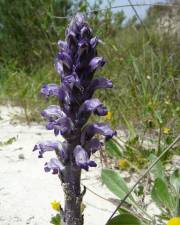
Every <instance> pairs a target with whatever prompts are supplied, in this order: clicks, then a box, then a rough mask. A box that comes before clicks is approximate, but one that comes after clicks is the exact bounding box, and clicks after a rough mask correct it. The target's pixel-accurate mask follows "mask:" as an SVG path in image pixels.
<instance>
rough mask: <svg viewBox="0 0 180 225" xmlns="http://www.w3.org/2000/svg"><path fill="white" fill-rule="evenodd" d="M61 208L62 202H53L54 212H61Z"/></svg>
mask: <svg viewBox="0 0 180 225" xmlns="http://www.w3.org/2000/svg"><path fill="white" fill-rule="evenodd" d="M60 206H61V204H60V202H57V201H56V200H54V201H53V202H51V207H52V208H53V209H54V210H56V211H59V209H60Z"/></svg>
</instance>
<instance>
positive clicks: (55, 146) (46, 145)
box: [33, 140, 67, 160]
mask: <svg viewBox="0 0 180 225" xmlns="http://www.w3.org/2000/svg"><path fill="white" fill-rule="evenodd" d="M36 150H38V151H39V156H38V157H39V158H42V157H43V154H44V153H45V152H47V151H57V153H58V155H59V156H60V157H61V159H62V160H67V153H66V149H65V143H61V142H60V141H57V140H54V141H52V140H46V141H41V142H39V143H37V144H36V145H35V146H34V149H33V151H36Z"/></svg>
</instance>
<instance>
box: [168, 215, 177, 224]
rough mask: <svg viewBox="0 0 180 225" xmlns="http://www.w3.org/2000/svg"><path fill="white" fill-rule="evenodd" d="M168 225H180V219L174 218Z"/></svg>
mask: <svg viewBox="0 0 180 225" xmlns="http://www.w3.org/2000/svg"><path fill="white" fill-rule="evenodd" d="M167 225H180V218H177V217H174V218H171V219H170V220H169V221H168V223H167Z"/></svg>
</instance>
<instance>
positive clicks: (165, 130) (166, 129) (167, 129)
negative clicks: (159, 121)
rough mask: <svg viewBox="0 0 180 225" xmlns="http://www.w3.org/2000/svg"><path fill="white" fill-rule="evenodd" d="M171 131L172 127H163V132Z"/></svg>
mask: <svg viewBox="0 0 180 225" xmlns="http://www.w3.org/2000/svg"><path fill="white" fill-rule="evenodd" d="M170 131H171V129H170V128H168V127H164V128H163V134H169V133H170Z"/></svg>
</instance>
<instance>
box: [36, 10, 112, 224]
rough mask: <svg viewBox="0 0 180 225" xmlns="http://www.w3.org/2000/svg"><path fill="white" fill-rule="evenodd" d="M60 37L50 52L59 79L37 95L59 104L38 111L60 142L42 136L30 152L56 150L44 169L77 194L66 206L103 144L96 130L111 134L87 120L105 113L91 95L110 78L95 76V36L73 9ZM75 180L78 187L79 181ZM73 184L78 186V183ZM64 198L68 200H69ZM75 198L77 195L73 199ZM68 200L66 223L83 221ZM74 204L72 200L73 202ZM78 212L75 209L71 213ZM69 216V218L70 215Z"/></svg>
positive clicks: (98, 63)
mask: <svg viewBox="0 0 180 225" xmlns="http://www.w3.org/2000/svg"><path fill="white" fill-rule="evenodd" d="M65 36H66V37H65V40H64V41H61V40H60V41H58V47H59V52H58V54H57V55H56V57H55V60H54V64H55V69H56V71H57V73H58V76H59V78H60V83H59V84H54V83H51V84H45V85H43V86H42V88H41V94H42V95H43V96H45V98H47V99H48V98H49V97H51V96H54V97H55V98H57V101H58V103H59V104H58V105H50V106H48V107H47V108H46V109H44V110H43V111H42V113H41V115H42V116H43V117H44V118H45V120H46V121H47V123H46V128H47V129H48V130H53V131H54V134H55V135H56V136H58V135H62V136H63V138H64V139H65V141H64V142H62V143H61V142H60V141H55V142H54V141H44V142H39V143H38V144H36V145H35V147H34V151H35V150H37V151H38V152H39V157H40V158H42V157H43V154H44V153H45V152H46V151H53V150H54V151H55V153H56V155H57V159H56V158H53V159H51V160H50V161H49V162H47V163H46V164H45V167H44V169H45V171H46V172H49V171H51V170H52V173H53V174H58V175H59V178H60V179H61V181H62V183H63V184H66V185H64V187H65V188H67V187H69V188H70V189H71V191H69V192H68V191H67V190H65V193H73V192H72V190H73V191H75V192H76V193H75V194H74V195H73V196H71V198H67V199H70V200H71V208H73V207H72V205H73V204H75V202H77V201H75V202H72V201H73V199H74V196H76V198H77V197H78V196H80V193H79V192H80V185H79V184H80V181H78V180H77V179H79V180H80V175H77V174H78V173H79V174H80V173H81V169H85V170H88V169H89V167H95V166H96V163H95V162H94V161H92V160H90V157H91V155H92V154H93V153H95V152H96V151H98V150H99V149H101V146H102V143H101V142H100V141H99V140H98V139H97V138H96V137H94V136H95V135H96V134H100V135H103V136H105V138H106V139H108V138H112V137H113V136H114V135H116V132H115V131H113V130H112V129H111V128H110V127H109V125H108V124H104V123H94V124H87V125H85V124H86V123H87V121H88V119H89V117H90V116H91V114H94V115H97V116H106V115H107V114H108V110H107V108H106V107H105V106H104V105H103V103H102V102H101V101H100V100H99V99H97V98H94V97H93V95H94V93H95V91H96V90H97V89H105V88H112V86H113V85H112V82H111V81H110V80H108V79H106V78H103V77H98V78H94V74H95V72H96V71H97V70H99V69H101V68H102V67H103V66H104V64H105V60H104V59H103V57H100V56H98V55H97V50H96V47H97V45H98V44H99V43H101V41H100V39H99V38H98V37H93V35H92V31H91V29H90V27H89V25H88V24H87V23H86V22H85V19H84V17H83V16H82V15H81V14H77V15H76V16H75V17H74V18H73V19H72V21H71V22H70V24H69V26H68V28H67V29H66V32H65ZM78 185H79V186H78ZM77 186H78V187H77ZM70 200H69V201H70ZM75 200H76V199H75ZM69 205H70V204H69V203H68V200H67V205H66V204H65V216H64V217H65V218H66V219H64V220H66V221H69V222H67V224H72V225H73V224H78V225H79V224H83V222H82V221H79V220H78V222H77V221H76V219H74V221H75V222H73V215H72V214H71V216H69V214H68V213H70V211H71V210H70V209H69V210H70V211H69V210H68V207H69ZM75 207H77V204H76V205H75ZM75 215H76V216H77V213H75ZM70 218H71V219H70Z"/></svg>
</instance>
